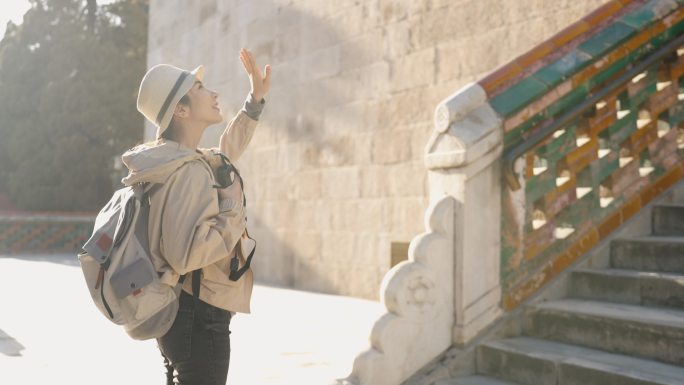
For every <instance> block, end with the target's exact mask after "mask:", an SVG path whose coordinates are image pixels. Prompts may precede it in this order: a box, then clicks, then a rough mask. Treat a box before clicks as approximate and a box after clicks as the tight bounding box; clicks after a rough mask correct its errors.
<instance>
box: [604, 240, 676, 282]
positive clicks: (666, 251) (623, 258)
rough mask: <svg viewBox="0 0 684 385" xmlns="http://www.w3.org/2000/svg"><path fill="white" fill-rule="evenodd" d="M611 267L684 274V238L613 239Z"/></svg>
mask: <svg viewBox="0 0 684 385" xmlns="http://www.w3.org/2000/svg"><path fill="white" fill-rule="evenodd" d="M610 265H611V267H614V268H618V269H630V270H642V271H662V272H671V273H684V237H663V236H641V237H632V238H628V239H613V240H612V241H611V242H610Z"/></svg>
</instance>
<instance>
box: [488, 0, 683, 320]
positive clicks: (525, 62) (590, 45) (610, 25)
mask: <svg viewBox="0 0 684 385" xmlns="http://www.w3.org/2000/svg"><path fill="white" fill-rule="evenodd" d="M683 32H684V0H651V1H645V0H643V1H638V0H634V1H628V0H621V1H617V0H615V1H611V2H609V3H607V4H605V5H604V6H602V7H601V8H599V9H597V10H596V11H594V12H592V13H591V14H589V15H587V16H586V17H585V18H583V19H582V20H580V21H578V22H577V23H575V24H573V25H571V26H569V27H568V28H566V29H565V30H563V31H561V32H560V33H559V34H557V35H556V36H553V37H552V38H550V39H549V40H547V41H545V42H543V43H542V44H540V45H539V46H538V47H536V48H535V49H533V50H532V51H530V52H528V53H527V54H525V55H522V56H521V57H519V58H517V59H515V60H514V61H512V62H511V63H509V64H507V65H505V66H503V67H501V68H500V69H498V70H497V71H495V72H493V73H492V74H490V75H489V76H487V77H486V78H485V79H483V80H482V81H480V85H481V86H482V87H483V88H484V89H485V91H486V92H487V96H488V99H489V103H490V105H491V106H492V107H493V108H494V110H495V111H496V112H497V113H498V114H499V115H500V116H501V118H502V120H503V126H504V153H507V152H509V151H511V150H512V149H514V148H516V147H517V146H519V145H520V144H522V143H524V142H525V141H526V140H529V138H530V136H531V135H533V134H534V133H535V132H537V131H539V128H541V127H542V126H545V125H548V124H549V123H550V122H553V121H554V120H556V119H557V118H558V117H559V116H560V115H561V114H563V113H565V112H567V111H568V110H570V109H572V108H574V107H576V106H578V105H579V104H580V103H582V102H584V101H585V100H587V98H590V97H591V96H592V95H594V94H596V93H597V92H598V91H600V90H601V89H606V88H605V87H606V85H607V84H610V83H611V82H612V81H614V80H615V79H616V78H618V77H620V76H621V75H623V74H625V73H626V72H627V71H629V70H630V69H631V68H632V67H633V66H634V65H636V64H637V63H639V62H642V61H643V60H645V59H647V58H648V57H649V55H652V54H653V53H654V52H656V51H658V50H659V49H660V48H662V47H664V46H666V45H667V44H668V43H670V42H672V41H673V40H674V39H676V38H677V37H679V36H681V35H682V33H683ZM683 75H684V47H682V48H680V49H677V50H674V51H673V52H672V53H671V54H669V55H667V56H665V57H664V58H663V59H662V60H659V61H656V62H655V63H654V64H653V65H651V66H650V67H648V68H647V69H645V70H644V71H643V72H640V73H639V74H637V75H635V76H634V77H632V78H631V79H630V80H628V81H627V82H626V83H624V84H620V85H619V87H617V88H616V90H615V91H614V92H611V93H610V94H608V95H607V96H605V97H603V98H602V99H601V100H599V101H598V102H597V103H596V104H592V105H591V106H590V107H589V108H587V109H586V110H584V111H583V112H582V113H581V114H579V115H578V116H577V117H576V118H574V119H572V121H571V122H570V123H569V124H565V125H563V126H561V127H559V128H558V130H556V131H555V132H554V133H552V134H551V135H550V136H548V137H546V138H545V139H544V140H543V141H542V142H541V143H539V144H538V145H537V146H536V147H534V148H533V149H532V150H530V151H528V152H527V153H525V154H523V155H522V157H521V158H520V159H522V161H523V163H524V165H525V167H524V172H523V173H524V175H522V176H520V177H519V179H518V180H521V183H520V184H521V187H522V188H521V189H520V190H516V189H515V188H514V187H513V188H512V187H511V186H509V185H504V187H503V191H502V199H503V201H502V211H503V215H502V243H501V245H502V256H501V258H502V261H501V262H502V264H501V279H502V287H503V289H504V299H503V305H504V307H505V308H506V309H512V308H514V307H516V306H517V305H518V304H519V303H520V302H521V301H524V300H525V299H527V298H529V296H530V295H532V294H533V293H535V292H536V291H537V290H538V289H539V288H540V287H542V286H543V285H544V284H546V283H547V282H549V281H550V280H551V279H552V278H553V277H555V276H556V275H558V273H560V272H562V271H563V270H564V269H565V268H567V267H568V266H569V265H570V264H571V263H572V262H574V261H575V260H576V259H577V258H578V257H579V256H581V255H582V254H584V253H585V252H586V251H588V250H589V249H590V248H591V247H593V246H594V245H596V244H597V243H598V242H599V241H600V240H601V239H604V238H605V237H607V236H608V235H609V234H610V233H611V232H612V231H613V230H614V229H616V228H617V227H618V226H620V225H621V224H622V223H623V222H625V221H626V220H627V219H629V218H630V217H631V216H632V215H634V214H635V213H636V212H638V211H639V210H640V209H641V207H643V206H644V205H646V204H647V203H648V202H649V201H651V200H652V199H653V198H654V197H656V196H657V195H658V194H660V193H661V192H662V191H664V190H665V189H666V188H667V187H669V186H671V185H673V184H674V183H675V182H677V181H678V180H680V179H681V178H682V177H683V176H684V162H683V161H684V152H683V151H682V148H684V144H683V143H682V140H681V139H682V137H683V133H684V123H683V120H684V91H683V89H684V88H683V87H684V79H683V78H682V76H683ZM520 201H523V202H524V213H521V212H520V209H519V208H517V207H518V206H517V205H519V203H516V202H520Z"/></svg>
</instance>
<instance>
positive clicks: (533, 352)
mask: <svg viewBox="0 0 684 385" xmlns="http://www.w3.org/2000/svg"><path fill="white" fill-rule="evenodd" d="M476 356H477V358H476V359H477V372H478V373H483V374H484V375H487V376H490V377H496V378H500V379H502V380H504V381H514V382H516V383H519V384H525V385H549V384H562V385H618V384H619V385H675V384H677V385H681V384H682V383H683V382H682V379H684V368H682V367H679V366H674V365H668V364H664V363H660V362H656V361H650V360H644V359H639V358H634V357H629V356H624V355H619V354H612V353H607V352H603V351H600V350H595V349H588V348H583V347H579V346H573V345H568V344H563V343H559V342H553V341H547V340H541V339H536V338H530V337H517V338H512V339H507V340H498V341H492V342H488V343H485V344H483V345H480V346H479V347H478V349H477V354H476Z"/></svg>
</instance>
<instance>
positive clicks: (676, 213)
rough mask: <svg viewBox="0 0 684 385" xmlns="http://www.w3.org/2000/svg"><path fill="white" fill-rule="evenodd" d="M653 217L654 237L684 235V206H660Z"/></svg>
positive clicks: (654, 209)
mask: <svg viewBox="0 0 684 385" xmlns="http://www.w3.org/2000/svg"><path fill="white" fill-rule="evenodd" d="M651 215H652V220H653V222H652V223H653V234H654V235H674V236H682V235H684V205H681V204H659V205H656V206H653V211H652V214H651Z"/></svg>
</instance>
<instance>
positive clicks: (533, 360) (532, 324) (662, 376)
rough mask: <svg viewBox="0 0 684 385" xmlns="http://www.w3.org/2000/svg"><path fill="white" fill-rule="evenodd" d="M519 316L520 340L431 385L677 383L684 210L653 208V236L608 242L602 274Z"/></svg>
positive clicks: (681, 352)
mask: <svg viewBox="0 0 684 385" xmlns="http://www.w3.org/2000/svg"><path fill="white" fill-rule="evenodd" d="M521 317H522V336H519V337H515V338H508V339H502V340H495V341H489V342H484V343H482V344H481V345H479V346H477V348H476V354H475V357H476V358H475V360H476V364H475V370H476V373H477V375H473V376H467V377H459V378H452V379H448V380H441V381H438V382H437V383H436V385H514V384H517V385H556V384H558V385H612V384H615V385H637V384H638V385H646V384H668V385H675V384H678V385H682V384H684V205H678V204H658V205H655V206H654V207H653V210H652V212H651V235H646V236H633V237H629V238H621V239H613V240H611V241H610V262H609V266H608V267H607V268H604V269H589V268H578V269H575V270H573V271H571V272H570V276H569V280H568V284H567V297H566V298H561V299H557V300H548V301H544V302H537V303H531V304H528V305H526V306H525V308H524V310H523V313H522V315H521Z"/></svg>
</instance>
